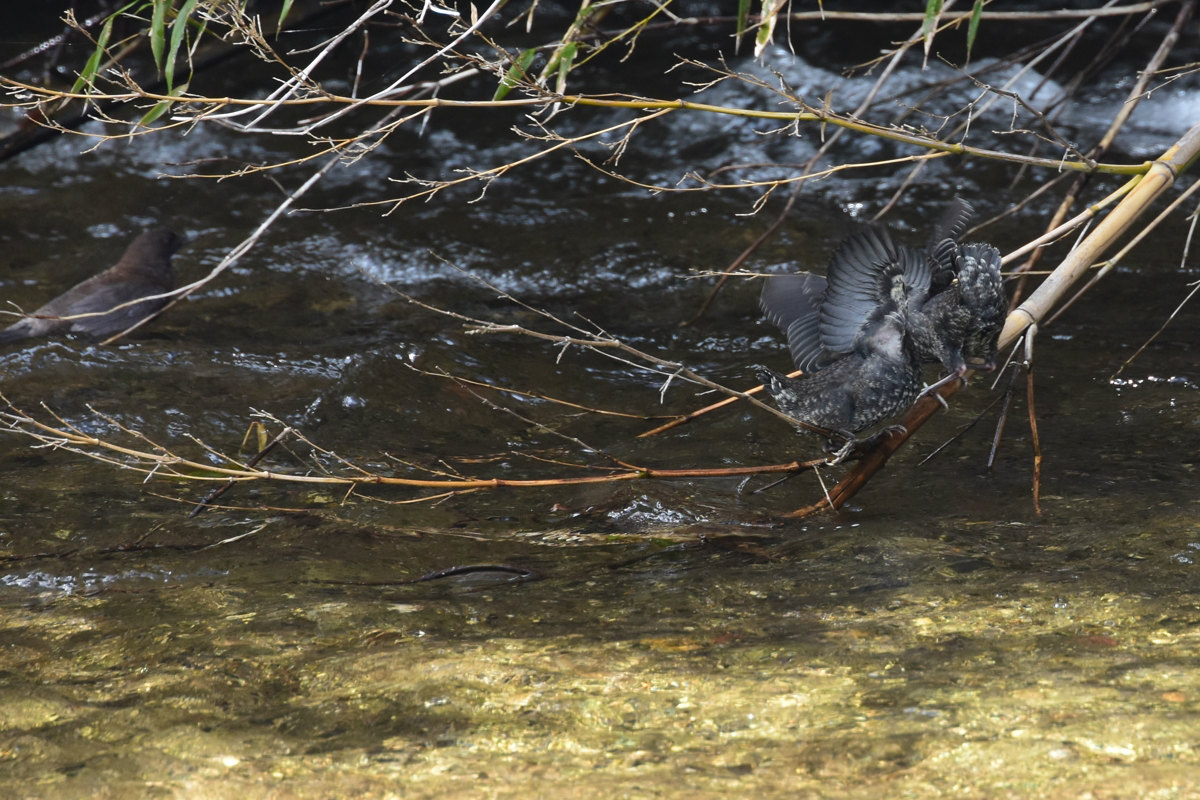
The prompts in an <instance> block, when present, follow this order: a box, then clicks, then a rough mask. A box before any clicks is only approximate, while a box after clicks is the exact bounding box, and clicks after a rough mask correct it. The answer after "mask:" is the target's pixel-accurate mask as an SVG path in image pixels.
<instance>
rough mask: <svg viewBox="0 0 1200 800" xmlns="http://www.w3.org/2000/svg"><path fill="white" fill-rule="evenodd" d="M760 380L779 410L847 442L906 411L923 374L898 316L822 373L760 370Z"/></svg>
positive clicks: (876, 328) (892, 316) (874, 329)
mask: <svg viewBox="0 0 1200 800" xmlns="http://www.w3.org/2000/svg"><path fill="white" fill-rule="evenodd" d="M757 376H758V379H759V380H760V381H761V382H762V384H763V385H764V386H765V387H766V390H767V394H769V395H770V396H771V399H772V400H774V401H775V405H776V406H777V407H778V408H779V410H780V411H782V412H783V413H785V414H787V415H788V416H789V417H792V418H793V419H797V420H799V421H801V422H804V423H807V424H809V425H815V426H817V427H818V428H824V429H825V430H828V431H831V432H834V433H836V434H839V435H840V436H841V437H843V438H844V439H845V440H847V441H848V442H853V441H854V435H855V434H857V433H859V432H861V431H864V430H866V429H867V428H870V427H872V426H874V425H876V424H878V423H880V422H883V421H884V420H886V419H889V418H891V417H894V416H895V415H896V414H898V413H900V412H901V411H903V410H904V409H905V408H907V407H908V406H909V405H910V404H911V403H912V402H913V400H914V399H915V398H916V396H917V394H918V393H920V391H921V373H920V370H919V368H918V366H917V363H916V359H915V357H914V355H913V353H912V349H911V347H910V346H909V344H908V342H907V341H906V339H905V336H904V322H903V319H902V318H901V317H900V316H899V315H897V314H890V315H888V316H887V317H885V318H884V319H883V320H881V321H880V322H879V323H877V324H876V325H875V326H873V327H872V328H870V330H869V332H867V333H864V335H863V336H862V337H861V339H860V342H859V344H858V346H857V348H856V349H855V352H853V353H851V354H849V355H845V356H842V357H841V358H839V359H837V360H835V361H833V362H832V363H830V364H828V365H827V366H825V367H824V368H823V369H820V370H818V371H816V372H813V373H811V374H808V375H805V376H802V377H800V378H789V377H787V376H786V375H782V374H780V373H778V372H776V371H775V370H772V369H768V368H766V367H760V368H759V369H758V370H757Z"/></svg>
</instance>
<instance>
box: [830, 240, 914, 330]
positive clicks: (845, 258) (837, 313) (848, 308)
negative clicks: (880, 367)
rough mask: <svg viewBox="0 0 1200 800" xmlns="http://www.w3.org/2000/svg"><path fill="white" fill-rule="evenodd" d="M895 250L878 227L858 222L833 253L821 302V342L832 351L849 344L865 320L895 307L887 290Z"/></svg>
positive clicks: (891, 279)
mask: <svg viewBox="0 0 1200 800" xmlns="http://www.w3.org/2000/svg"><path fill="white" fill-rule="evenodd" d="M899 272H900V264H899V254H898V252H897V250H896V246H895V245H894V244H893V243H892V237H891V236H890V235H889V234H888V232H887V230H885V229H884V228H864V229H862V230H861V231H858V232H857V233H854V234H853V235H851V236H850V237H849V238H847V239H846V240H845V241H844V242H843V243H842V245H841V246H840V247H839V248H838V249H837V252H835V253H834V254H833V259H832V260H831V261H830V262H829V274H828V276H827V278H826V280H827V282H828V285H827V286H826V287H825V300H824V302H823V303H822V304H821V313H820V322H819V333H820V339H821V346H822V347H823V348H824V349H825V350H827V351H829V352H830V353H832V354H844V353H849V352H851V351H852V350H854V344H855V341H856V340H857V339H858V337H859V335H860V334H861V333H862V331H863V329H864V327H865V326H866V325H867V323H868V322H869V321H873V320H878V319H879V318H880V317H881V316H882V315H883V314H886V313H887V312H888V311H891V310H894V309H895V308H896V305H897V303H896V301H895V299H894V295H893V288H894V286H895V278H896V276H897V275H898V274H899Z"/></svg>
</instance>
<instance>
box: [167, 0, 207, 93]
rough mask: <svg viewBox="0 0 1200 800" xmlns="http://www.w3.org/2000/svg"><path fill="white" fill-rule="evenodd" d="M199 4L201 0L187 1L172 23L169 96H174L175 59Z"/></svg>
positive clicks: (168, 54)
mask: <svg viewBox="0 0 1200 800" xmlns="http://www.w3.org/2000/svg"><path fill="white" fill-rule="evenodd" d="M197 2H199V0H185V2H184V4H183V7H182V8H180V9H179V13H178V14H176V15H175V21H174V22H173V23H171V48H170V50H168V51H167V68H166V70H165V71H164V73H165V77H166V79H167V94H174V93H173V92H172V91H171V86H172V85H173V84H174V83H175V59H176V56H178V55H179V48H180V46H181V45H182V44H183V35H184V33H185V32H186V31H187V25H188V21H189V20H190V19H191V16H192V12H193V11H195V10H196V3H197Z"/></svg>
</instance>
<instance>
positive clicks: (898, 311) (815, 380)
mask: <svg viewBox="0 0 1200 800" xmlns="http://www.w3.org/2000/svg"><path fill="white" fill-rule="evenodd" d="M922 271H923V272H924V273H925V275H926V282H927V279H928V273H929V271H930V270H929V267H928V259H927V258H926V256H925V254H924V253H923V252H922V251H918V250H913V249H909V250H903V251H901V250H897V249H896V248H895V247H894V246H893V245H892V244H891V240H890V238H888V237H887V235H886V232H882V233H881V231H880V230H879V229H875V228H867V229H864V230H863V231H861V232H859V233H856V234H854V235H853V236H851V237H850V238H848V239H847V240H846V241H845V242H843V243H842V245H841V247H839V248H838V250H837V252H836V253H834V256H833V259H832V260H831V261H830V264H829V271H828V275H827V277H826V278H824V279H822V278H819V277H817V276H815V275H807V274H800V275H792V276H779V277H778V278H771V279H769V280H768V282H767V285H766V286H765V287H764V290H763V296H762V298H761V302H762V306H763V309H764V311H765V313H766V315H767V317H768V318H770V319H771V320H772V321H773V322H775V323H776V324H777V325H779V327H780V328H782V329H783V331H784V333H785V334H786V335H787V337H788V346H789V348H790V349H791V351H792V357H793V360H794V361H795V362H796V364H797V366H799V367H800V368H801V369H803V370H805V371H806V372H807V374H806V375H804V376H802V377H800V378H788V377H786V376H784V375H781V374H779V373H778V372H775V371H774V370H770V369H766V368H760V369H759V370H758V372H757V374H758V378H759V380H760V381H761V382H762V383H763V385H764V386H765V387H766V390H767V393H768V394H770V395H771V397H772V399H773V400H774V401H775V405H776V406H778V407H779V410H780V411H782V412H784V413H785V414H787V415H788V416H789V417H792V418H793V419H795V420H797V421H799V422H801V423H804V425H805V426H815V427H817V428H821V429H824V431H827V432H829V433H830V434H831V435H830V436H829V437H828V439H829V444H828V445H827V449H832V448H831V447H830V445H832V443H833V435H836V436H838V437H840V438H841V439H843V440H844V445H843V446H842V447H841V448H840V449H839V450H838V451H837V454H836V456H835V458H834V462H835V463H836V462H837V461H840V460H842V459H844V458H845V457H846V456H847V455H848V454H849V453H850V451H851V450H852V449H853V447H854V445H855V443H856V439H855V434H857V433H859V432H861V431H863V430H866V429H867V428H870V427H871V426H873V425H876V424H878V423H879V422H882V421H883V420H885V419H888V418H890V417H893V416H895V415H896V414H898V413H899V412H900V411H903V410H904V409H905V408H906V407H907V406H908V405H910V404H911V403H912V402H913V400H914V399H915V398H916V397H917V395H918V394H919V393H920V391H921V370H920V362H919V360H918V356H917V353H916V351H915V350H914V348H913V343H912V340H911V338H910V337H909V335H908V329H909V323H908V320H907V317H906V313H907V308H908V297H907V283H906V275H908V274H909V273H910V272H911V273H913V274H919V273H921V272H922ZM888 430H889V431H890V430H891V429H888Z"/></svg>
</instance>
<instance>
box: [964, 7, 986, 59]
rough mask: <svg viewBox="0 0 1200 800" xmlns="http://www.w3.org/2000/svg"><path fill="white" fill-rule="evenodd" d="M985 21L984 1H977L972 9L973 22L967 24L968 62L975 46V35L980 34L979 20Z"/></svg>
mask: <svg viewBox="0 0 1200 800" xmlns="http://www.w3.org/2000/svg"><path fill="white" fill-rule="evenodd" d="M981 19H983V0H975V5H974V6H972V8H971V21H970V22H969V23H967V61H968V62H970V60H971V48H972V47H974V46H975V34H977V33H979V20H981Z"/></svg>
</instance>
